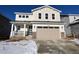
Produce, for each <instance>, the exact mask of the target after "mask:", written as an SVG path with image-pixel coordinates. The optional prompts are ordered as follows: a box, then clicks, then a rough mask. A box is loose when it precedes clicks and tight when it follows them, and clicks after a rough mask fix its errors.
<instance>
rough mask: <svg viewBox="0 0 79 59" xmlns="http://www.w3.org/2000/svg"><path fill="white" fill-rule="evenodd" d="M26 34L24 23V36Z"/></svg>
mask: <svg viewBox="0 0 79 59" xmlns="http://www.w3.org/2000/svg"><path fill="white" fill-rule="evenodd" d="M25 35H26V24H24V37H25Z"/></svg>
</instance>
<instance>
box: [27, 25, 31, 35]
mask: <svg viewBox="0 0 79 59" xmlns="http://www.w3.org/2000/svg"><path fill="white" fill-rule="evenodd" d="M27 28H28V30H27V34H26V36H28V35H32V25H27Z"/></svg>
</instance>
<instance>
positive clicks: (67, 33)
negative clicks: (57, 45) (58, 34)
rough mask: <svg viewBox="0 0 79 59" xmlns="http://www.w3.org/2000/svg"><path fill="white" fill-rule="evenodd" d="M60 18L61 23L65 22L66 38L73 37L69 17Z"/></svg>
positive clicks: (64, 15)
mask: <svg viewBox="0 0 79 59" xmlns="http://www.w3.org/2000/svg"><path fill="white" fill-rule="evenodd" d="M60 18H61V21H62V22H64V30H65V33H66V36H72V34H71V28H70V27H69V24H70V19H69V15H67V14H61V15H60Z"/></svg>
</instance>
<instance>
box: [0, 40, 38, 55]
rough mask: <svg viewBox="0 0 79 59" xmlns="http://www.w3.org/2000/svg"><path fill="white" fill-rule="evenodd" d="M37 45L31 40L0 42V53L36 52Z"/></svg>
mask: <svg viewBox="0 0 79 59" xmlns="http://www.w3.org/2000/svg"><path fill="white" fill-rule="evenodd" d="M36 53H37V45H36V43H35V41H33V40H22V41H16V42H6V41H1V42H0V54H36Z"/></svg>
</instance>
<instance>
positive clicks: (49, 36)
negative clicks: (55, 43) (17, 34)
mask: <svg viewBox="0 0 79 59" xmlns="http://www.w3.org/2000/svg"><path fill="white" fill-rule="evenodd" d="M59 37H60V31H59V27H41V26H38V27H37V33H36V38H37V40H53V39H59Z"/></svg>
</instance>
